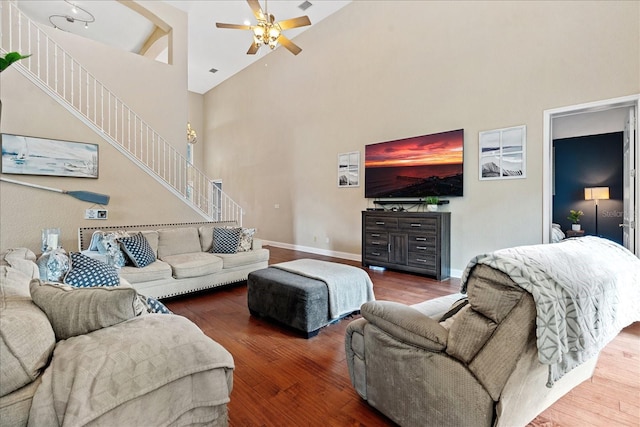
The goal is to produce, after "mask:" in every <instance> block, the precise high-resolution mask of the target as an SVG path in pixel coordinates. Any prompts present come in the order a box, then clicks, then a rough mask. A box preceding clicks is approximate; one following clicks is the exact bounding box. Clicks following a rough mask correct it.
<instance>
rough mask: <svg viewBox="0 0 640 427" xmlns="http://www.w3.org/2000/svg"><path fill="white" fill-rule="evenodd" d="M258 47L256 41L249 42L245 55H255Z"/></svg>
mask: <svg viewBox="0 0 640 427" xmlns="http://www.w3.org/2000/svg"><path fill="white" fill-rule="evenodd" d="M258 49H260V46H258V45H257V44H256V42H253V43H251V46H250V47H249V50H248V51H247V55H255V54H256V52H257V51H258Z"/></svg>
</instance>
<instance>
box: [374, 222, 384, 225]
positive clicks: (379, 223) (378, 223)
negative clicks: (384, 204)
mask: <svg viewBox="0 0 640 427" xmlns="http://www.w3.org/2000/svg"><path fill="white" fill-rule="evenodd" d="M376 225H384V221H376Z"/></svg>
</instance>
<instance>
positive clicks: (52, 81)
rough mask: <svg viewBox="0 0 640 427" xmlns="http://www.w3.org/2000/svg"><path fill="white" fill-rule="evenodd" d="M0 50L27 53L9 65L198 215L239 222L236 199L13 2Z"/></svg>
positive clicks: (2, 10)
mask: <svg viewBox="0 0 640 427" xmlns="http://www.w3.org/2000/svg"><path fill="white" fill-rule="evenodd" d="M0 52H2V53H3V54H4V53H6V52H20V53H22V54H31V57H29V58H28V59H25V60H22V61H19V62H17V63H15V64H14V65H13V67H15V68H16V69H18V71H20V72H21V73H22V74H23V75H24V76H26V77H27V78H28V79H29V80H31V81H32V82H33V83H34V84H36V85H37V86H38V87H40V88H41V89H42V90H43V91H45V92H46V93H48V94H49V95H50V96H51V97H52V98H54V99H56V100H57V101H58V102H59V103H60V104H61V105H62V106H64V107H65V108H66V109H67V110H68V111H70V112H71V113H72V114H73V115H75V116H76V117H77V118H79V119H80V120H81V121H82V122H83V123H85V124H86V125H87V126H88V127H90V128H91V129H93V130H94V131H95V132H96V133H97V134H98V135H100V136H101V137H102V138H103V139H104V140H106V141H107V142H109V143H110V144H111V145H113V146H114V147H115V148H116V149H118V150H119V151H120V152H121V153H122V154H124V155H125V156H126V157H128V158H129V159H130V160H131V161H133V162H134V163H135V164H137V165H138V166H139V167H140V168H142V169H143V170H145V171H146V172H147V173H148V174H150V175H151V176H152V177H154V178H155V179H156V180H157V181H158V182H160V183H161V184H162V185H164V186H165V187H166V188H167V189H168V190H169V191H171V192H172V193H174V194H175V195H176V196H177V197H179V198H180V199H181V200H183V201H184V202H185V203H187V204H188V205H190V206H191V207H193V208H194V209H195V210H196V211H197V212H199V213H200V214H201V215H202V216H203V217H205V218H206V219H208V220H219V221H236V222H237V223H238V224H239V225H242V208H241V207H240V206H239V205H238V204H237V203H235V202H234V201H233V200H232V199H231V198H230V197H229V196H228V195H227V194H226V193H224V192H223V191H221V190H220V189H219V188H218V187H216V186H215V185H213V182H212V180H211V179H210V178H208V177H207V176H206V175H205V174H204V173H203V172H202V171H200V170H199V169H198V168H196V167H195V166H193V165H192V164H190V163H189V162H188V161H187V159H186V158H185V157H184V156H183V155H182V154H180V153H179V152H178V151H177V150H176V149H175V147H174V146H172V145H171V144H170V143H169V142H167V141H166V140H165V139H164V138H162V137H161V136H160V135H159V134H158V133H157V132H156V131H155V130H153V129H152V128H151V127H150V126H149V125H148V124H147V123H146V122H145V121H144V120H143V119H142V118H141V117H139V116H138V115H137V114H136V113H135V112H134V111H133V110H132V109H131V108H129V106H127V105H126V104H125V103H124V102H123V101H122V100H120V99H119V98H118V97H117V96H116V95H115V94H113V93H112V92H111V91H110V90H109V89H107V88H106V87H105V86H104V85H103V84H102V83H101V82H99V81H98V80H97V79H96V78H95V77H94V76H93V75H92V74H91V73H90V72H89V71H88V70H87V69H86V68H84V67H83V66H82V65H81V64H80V63H79V62H78V61H76V60H75V59H73V58H72V57H71V55H69V54H68V53H67V52H66V51H65V50H64V49H63V48H62V47H60V46H59V45H58V44H57V43H56V42H55V41H54V40H53V39H51V38H50V37H49V36H48V35H47V34H46V33H45V32H44V31H43V30H42V29H41V28H40V27H39V26H38V24H36V23H35V22H33V21H32V20H31V19H29V17H27V16H26V15H25V14H24V13H22V11H20V9H18V7H17V6H16V5H15V4H14V3H13V2H4V1H3V2H0Z"/></svg>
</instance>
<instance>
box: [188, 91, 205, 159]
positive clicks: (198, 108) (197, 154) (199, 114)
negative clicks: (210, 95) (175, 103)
mask: <svg viewBox="0 0 640 427" xmlns="http://www.w3.org/2000/svg"><path fill="white" fill-rule="evenodd" d="M203 108H204V97H203V96H202V95H201V94H199V93H195V92H189V109H188V118H187V120H188V121H189V122H190V123H191V129H194V130H195V131H196V134H197V135H198V142H196V143H195V145H194V146H193V165H194V166H195V167H197V168H198V169H200V170H202V169H203V167H204V144H203V143H202V141H203V140H204V116H203ZM185 133H186V129H185Z"/></svg>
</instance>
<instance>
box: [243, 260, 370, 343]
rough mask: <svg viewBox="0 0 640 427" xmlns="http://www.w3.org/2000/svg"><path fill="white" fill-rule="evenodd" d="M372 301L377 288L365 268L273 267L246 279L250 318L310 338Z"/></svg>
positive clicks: (308, 263) (301, 263)
mask: <svg viewBox="0 0 640 427" xmlns="http://www.w3.org/2000/svg"><path fill="white" fill-rule="evenodd" d="M374 299H375V297H374V295H373V283H372V282H371V279H370V278H369V275H368V274H367V273H366V272H365V271H363V270H362V269H361V268H358V267H353V266H350V265H345V264H340V263H333V262H327V261H320V260H315V259H304V258H303V259H298V260H295V261H288V262H282V263H279V264H274V265H272V266H271V267H268V268H265V269H262V270H257V271H254V272H252V273H250V274H249V277H248V279H247V302H248V304H249V311H250V312H251V314H253V315H255V316H260V317H266V318H269V319H273V320H276V321H277V322H279V323H282V324H284V325H286V326H289V327H291V328H294V329H296V330H298V331H301V332H303V333H304V334H306V336H307V338H310V337H312V336H314V335H316V334H317V333H318V331H319V330H320V328H322V327H323V326H326V325H328V324H329V323H333V322H337V321H338V320H340V319H342V318H343V317H346V316H349V315H351V314H353V313H354V312H358V311H359V310H360V306H361V305H362V304H364V303H365V302H367V301H372V300H374Z"/></svg>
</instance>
